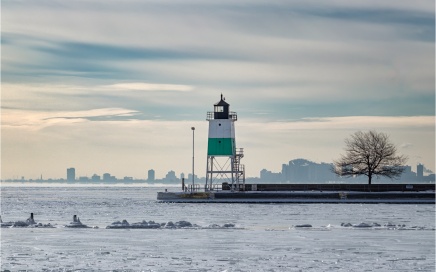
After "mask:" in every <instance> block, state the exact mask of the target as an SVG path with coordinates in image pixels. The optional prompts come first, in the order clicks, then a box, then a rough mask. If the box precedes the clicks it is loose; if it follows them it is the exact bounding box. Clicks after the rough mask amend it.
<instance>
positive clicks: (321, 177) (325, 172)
mask: <svg viewBox="0 0 436 272" xmlns="http://www.w3.org/2000/svg"><path fill="white" fill-rule="evenodd" d="M332 166H333V163H327V162H321V163H316V162H313V161H310V160H307V159H304V158H298V159H293V160H290V161H289V162H288V164H286V163H284V164H282V171H281V172H272V171H270V170H267V169H265V168H264V169H262V170H261V171H260V172H259V175H258V176H250V177H247V180H248V183H249V182H253V181H255V180H256V179H257V180H260V181H269V182H274V181H276V182H289V181H294V182H295V181H297V182H307V181H310V182H313V181H320V182H326V181H334V180H350V181H351V182H353V180H354V181H355V180H359V181H362V180H365V177H363V178H362V177H360V178H352V179H348V178H342V177H338V176H336V175H335V174H334V172H333V171H331V167H332ZM404 167H405V171H404V173H403V174H402V175H401V176H400V177H399V178H398V179H388V178H384V177H382V179H383V180H391V181H392V182H395V181H396V180H401V181H408V180H410V181H419V180H422V181H424V180H425V179H423V177H424V178H425V177H427V179H428V178H430V180H434V175H435V174H434V173H433V172H432V171H431V170H429V169H428V168H426V167H425V165H423V164H418V165H416V167H415V169H416V170H415V172H414V171H413V167H412V166H410V165H404ZM292 169H294V170H292ZM291 172H293V173H292V174H290V173H291ZM42 177H43V175H42V174H41V176H40V178H35V179H32V178H28V179H26V178H25V177H24V176H21V177H20V178H18V177H16V178H11V179H7V180H10V181H11V180H15V181H20V180H22V181H29V180H32V181H38V180H58V181H67V182H77V181H79V182H88V181H90V182H91V181H92V182H122V181H125V182H128V181H146V182H179V181H181V179H182V178H185V179H186V181H191V180H192V173H185V172H181V173H176V172H175V171H173V170H168V171H167V172H166V174H165V173H162V174H161V175H160V176H156V171H154V169H149V170H147V176H143V177H133V176H124V177H122V178H121V177H120V178H118V177H116V176H113V175H111V173H110V171H107V172H104V173H102V174H101V175H99V174H97V173H94V174H92V176H89V175H81V174H80V172H79V174H77V175H76V169H75V168H74V167H70V168H67V169H66V176H65V177H66V178H65V177H61V178H46V179H43V178H42ZM194 177H195V178H194V179H195V180H196V181H205V176H201V175H198V174H195V175H194ZM431 177H432V178H431ZM3 181H5V180H3Z"/></svg>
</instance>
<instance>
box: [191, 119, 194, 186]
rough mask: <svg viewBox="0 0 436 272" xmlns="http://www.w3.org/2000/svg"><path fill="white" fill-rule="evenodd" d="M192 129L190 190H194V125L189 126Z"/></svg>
mask: <svg viewBox="0 0 436 272" xmlns="http://www.w3.org/2000/svg"><path fill="white" fill-rule="evenodd" d="M191 129H192V192H193V191H194V131H195V127H191Z"/></svg>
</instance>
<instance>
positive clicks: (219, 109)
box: [215, 106, 224, 112]
mask: <svg viewBox="0 0 436 272" xmlns="http://www.w3.org/2000/svg"><path fill="white" fill-rule="evenodd" d="M215 112H224V107H223V106H215Z"/></svg>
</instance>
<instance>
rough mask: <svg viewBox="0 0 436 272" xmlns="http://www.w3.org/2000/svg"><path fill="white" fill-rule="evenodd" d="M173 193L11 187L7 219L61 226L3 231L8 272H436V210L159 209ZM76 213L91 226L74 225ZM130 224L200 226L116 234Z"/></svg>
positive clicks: (5, 195)
mask: <svg viewBox="0 0 436 272" xmlns="http://www.w3.org/2000/svg"><path fill="white" fill-rule="evenodd" d="M163 189H164V188H156V187H139V186H138V187H127V186H112V187H104V186H88V187H78V186H70V187H61V186H60V187H24V186H21V187H5V186H2V188H1V217H2V220H3V222H7V221H25V220H26V219H27V218H28V217H29V215H30V213H31V212H33V213H34V219H35V221H36V222H37V223H42V224H43V225H48V223H50V225H52V226H53V227H52V228H41V227H24V228H23V227H4V228H1V270H2V271H7V270H10V271H435V206H434V205H427V204H425V205H423V204H421V205H414V204H406V205H399V204H200V203H198V204H176V203H159V202H157V201H156V193H157V192H158V191H161V190H163ZM177 189H178V188H174V187H173V188H171V187H168V190H169V191H171V190H174V191H176V190H177ZM73 215H78V216H79V218H80V221H81V222H82V223H83V224H86V225H88V226H89V227H90V228H80V229H78V228H66V227H64V225H67V224H68V223H69V222H71V221H72V217H73ZM122 220H127V221H128V222H129V223H135V222H142V221H143V220H146V221H155V222H157V223H166V222H168V221H172V222H178V221H182V220H183V221H187V222H190V223H192V224H194V225H193V227H187V228H175V229H174V228H173V229H168V228H163V227H162V228H159V229H106V226H109V225H111V224H112V223H113V222H115V221H122ZM347 223H349V224H347ZM225 224H229V225H226V226H230V227H224V226H225ZM309 225H311V227H309ZM350 225H351V226H350ZM303 226H306V227H303Z"/></svg>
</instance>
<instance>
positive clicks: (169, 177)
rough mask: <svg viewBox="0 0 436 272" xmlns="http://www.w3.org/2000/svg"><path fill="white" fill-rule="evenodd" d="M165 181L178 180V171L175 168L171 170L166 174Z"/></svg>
mask: <svg viewBox="0 0 436 272" xmlns="http://www.w3.org/2000/svg"><path fill="white" fill-rule="evenodd" d="M165 181H170V182H174V181H177V177H176V172H174V171H173V170H171V171H169V172H168V173H167V174H166V176H165Z"/></svg>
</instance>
